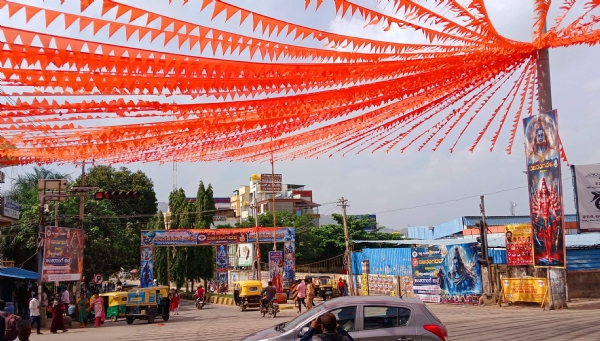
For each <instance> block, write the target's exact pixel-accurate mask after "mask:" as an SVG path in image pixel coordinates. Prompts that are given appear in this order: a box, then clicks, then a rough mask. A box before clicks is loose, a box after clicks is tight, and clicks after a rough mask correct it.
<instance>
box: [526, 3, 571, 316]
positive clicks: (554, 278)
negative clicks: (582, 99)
mask: <svg viewBox="0 0 600 341" xmlns="http://www.w3.org/2000/svg"><path fill="white" fill-rule="evenodd" d="M535 6H536V1H535V0H534V9H535ZM542 15H543V13H541V12H538V13H536V16H537V18H538V19H542V20H544V31H543V32H544V33H545V32H546V18H541V16H542ZM536 59H537V79H538V84H537V85H538V107H539V112H540V113H545V112H548V111H552V109H553V107H552V83H551V81H550V53H549V51H548V49H547V48H544V49H538V50H537V58H536ZM558 162H560V160H559V161H558ZM561 237H562V236H561ZM551 273H552V274H553V275H551ZM546 278H547V280H548V289H549V298H550V306H549V309H550V310H553V309H564V308H566V307H567V272H566V264H565V269H557V268H552V267H548V270H547V271H546Z"/></svg>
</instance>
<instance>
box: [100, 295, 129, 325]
mask: <svg viewBox="0 0 600 341" xmlns="http://www.w3.org/2000/svg"><path fill="white" fill-rule="evenodd" d="M100 297H102V299H103V300H104V311H106V318H107V319H110V320H111V321H112V322H117V320H118V319H119V317H125V307H126V306H127V292H125V291H115V292H107V293H104V294H100Z"/></svg>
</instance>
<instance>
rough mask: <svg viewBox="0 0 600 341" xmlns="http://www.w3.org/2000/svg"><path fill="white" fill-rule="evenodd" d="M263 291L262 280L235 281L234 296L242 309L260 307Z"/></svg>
mask: <svg viewBox="0 0 600 341" xmlns="http://www.w3.org/2000/svg"><path fill="white" fill-rule="evenodd" d="M261 292H262V282H261V281H238V282H235V283H233V298H234V300H235V304H236V305H237V306H238V307H239V308H240V311H244V310H246V309H248V308H260V299H261V297H260V293H261Z"/></svg>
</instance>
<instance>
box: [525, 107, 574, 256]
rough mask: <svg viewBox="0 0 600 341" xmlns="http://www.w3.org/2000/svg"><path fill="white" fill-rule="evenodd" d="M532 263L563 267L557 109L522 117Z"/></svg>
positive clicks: (563, 240)
mask: <svg viewBox="0 0 600 341" xmlns="http://www.w3.org/2000/svg"><path fill="white" fill-rule="evenodd" d="M523 125H524V129H525V155H526V157H527V180H528V189H529V205H530V213H531V223H532V229H533V231H532V239H533V240H532V242H533V265H534V266H542V267H549V266H552V267H564V266H565V262H566V259H565V258H566V257H565V234H564V224H563V217H564V215H563V193H562V181H561V169H560V144H559V137H558V122H557V113H556V111H551V112H548V113H544V114H539V115H536V116H531V117H527V118H525V119H524V120H523Z"/></svg>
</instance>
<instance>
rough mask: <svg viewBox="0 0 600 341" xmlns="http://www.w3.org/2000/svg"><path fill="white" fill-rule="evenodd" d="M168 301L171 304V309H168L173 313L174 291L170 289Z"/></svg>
mask: <svg viewBox="0 0 600 341" xmlns="http://www.w3.org/2000/svg"><path fill="white" fill-rule="evenodd" d="M169 301H170V302H171V307H170V308H169V310H170V311H172V312H173V313H174V312H175V289H171V292H169Z"/></svg>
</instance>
